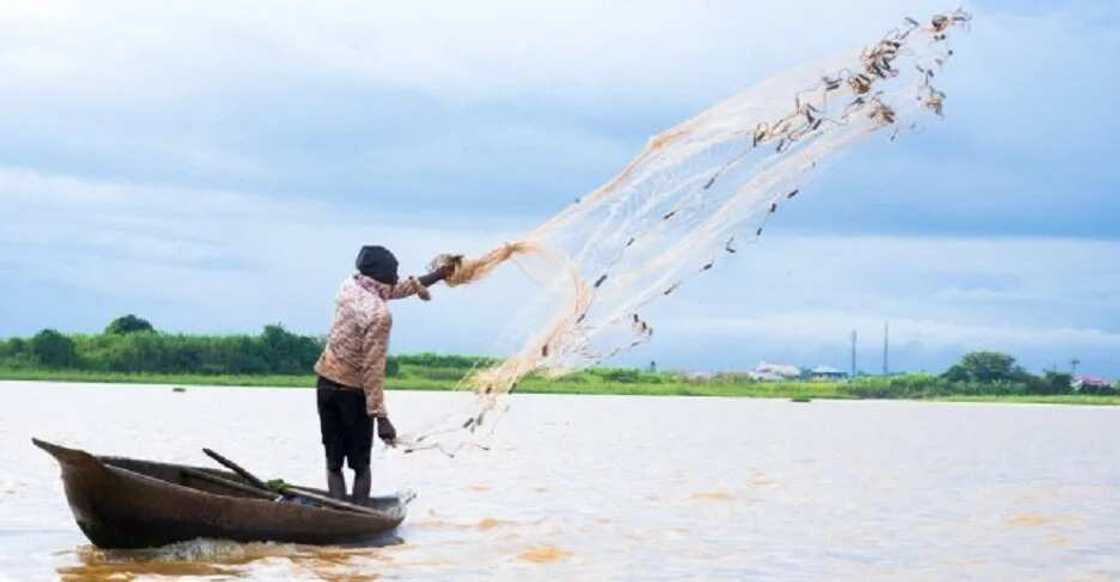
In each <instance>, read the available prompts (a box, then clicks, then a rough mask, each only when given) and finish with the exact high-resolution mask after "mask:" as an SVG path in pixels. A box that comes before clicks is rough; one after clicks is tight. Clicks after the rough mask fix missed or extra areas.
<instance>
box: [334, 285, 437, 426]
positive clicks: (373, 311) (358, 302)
mask: <svg viewBox="0 0 1120 582" xmlns="http://www.w3.org/2000/svg"><path fill="white" fill-rule="evenodd" d="M411 295H419V296H420V298H421V299H423V300H425V301H427V300H428V299H430V298H431V296H430V295H428V290H427V289H426V288H425V287H424V286H423V285H422V284H420V282H419V281H417V280H416V279H415V278H413V277H409V278H408V279H406V280H404V281H401V282H399V283H397V284H396V285H386V284H384V283H380V282H378V281H375V280H373V279H371V278H369V277H366V276H364V275H354V276H353V277H349V278H347V279H346V280H345V281H343V282H342V286H341V287H340V288H339V290H338V297H337V298H336V299H335V311H334V323H332V324H331V333H330V335H329V336H328V337H327V345H326V348H324V349H323V355H321V356H319V361H318V362H316V363H315V373H317V374H319V375H320V376H322V377H324V378H326V379H328V380H332V381H334V382H336V383H338V384H341V385H343V386H346V387H349V388H354V389H362V390H364V391H365V393H366V412H368V413H369V415H370V416H378V417H381V416H386V415H387V414H388V412H387V411H386V409H385V393H384V389H385V355H386V352H387V351H388V349H389V332H390V331H391V330H392V328H393V315H392V314H391V313H389V307H388V305H387V304H386V302H387V301H388V300H390V299H403V298H405V297H409V296H411Z"/></svg>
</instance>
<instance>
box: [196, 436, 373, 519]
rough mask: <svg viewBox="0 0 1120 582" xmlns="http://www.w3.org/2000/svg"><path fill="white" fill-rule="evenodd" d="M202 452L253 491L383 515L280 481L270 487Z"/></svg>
mask: <svg viewBox="0 0 1120 582" xmlns="http://www.w3.org/2000/svg"><path fill="white" fill-rule="evenodd" d="M202 452H204V453H206V456H208V457H210V458H211V459H214V460H215V461H217V462H219V463H221V464H222V466H224V467H226V468H227V469H229V470H231V471H233V472H234V473H237V474H238V475H240V476H241V477H242V478H244V479H245V480H246V481H248V482H249V483H252V484H253V489H254V490H259V489H263V490H265V491H274V492H276V493H282V494H284V495H291V496H292V497H302V498H303V499H307V500H309V501H314V502H317V503H321V504H322V505H325V506H327V507H330V508H332V509H341V510H343V511H354V512H357V513H365V514H369V515H377V516H382V515H384V514H382V513H381V512H380V511H377V510H376V509H370V508H369V507H366V506H364V505H358V504H356V503H347V502H345V501H341V500H339V499H335V498H333V497H327V496H326V495H319V494H318V493H314V492H312V491H308V490H306V489H304V488H302V487H295V486H292V485H288V484H287V483H284V482H283V481H281V483H280V485H278V486H276V487H270V486H269V485H268V484H267V483H265V482H264V481H261V480H260V479H259V478H258V477H257V476H256V475H254V474H252V473H250V472H249V471H248V470H246V469H245V468H244V467H242V466H241V465H238V464H237V463H234V462H233V461H231V460H229V459H227V458H225V457H223V456H222V455H220V454H218V453H216V452H214V451H213V450H211V449H205V448H204V449H202ZM195 476H197V475H195ZM223 481H225V480H224V479H223Z"/></svg>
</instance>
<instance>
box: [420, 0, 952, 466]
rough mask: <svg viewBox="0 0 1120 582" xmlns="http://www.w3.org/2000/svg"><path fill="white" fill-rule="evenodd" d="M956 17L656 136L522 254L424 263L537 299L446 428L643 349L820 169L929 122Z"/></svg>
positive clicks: (472, 379) (779, 80)
mask: <svg viewBox="0 0 1120 582" xmlns="http://www.w3.org/2000/svg"><path fill="white" fill-rule="evenodd" d="M969 19H970V16H969V15H968V14H967V13H965V12H963V11H959V10H958V11H956V12H951V13H947V14H940V15H937V16H934V17H933V18H931V19H930V20H929V21H928V22H926V23H924V24H923V23H921V22H919V21H917V20H914V19H910V18H908V19H906V22H905V24H904V25H903V26H901V27H900V28H898V29H895V30H892V31H890V32H889V33H888V34H887V35H886V36H884V37H883V38H882V39H881V40H879V41H878V42H876V43H874V44H872V45H870V46H869V47H867V48H865V49H864V50H863V51H861V52H859V53H857V54H853V55H849V56H847V57H844V58H841V59H833V60H831V61H830V62H828V63H825V64H818V65H816V66H812V67H801V68H798V69H796V70H794V71H791V72H787V73H784V74H782V75H779V76H777V77H774V78H771V79H769V80H766V81H764V82H762V83H760V84H758V85H756V86H754V87H751V88H749V89H747V90H745V91H743V92H741V93H739V94H738V95H735V96H734V97H731V98H730V99H728V100H726V101H724V102H722V103H720V104H718V105H716V106H714V107H712V108H710V109H708V110H706V111H704V112H702V113H700V114H699V115H697V116H696V117H693V118H692V119H689V120H687V121H685V122H683V123H681V124H680V125H677V126H676V127H673V128H671V129H669V130H667V131H665V132H662V133H660V134H658V135H656V136H654V137H653V138H652V139H650V140H649V143H648V144H647V145H646V147H645V149H643V150H642V152H641V153H640V154H639V155H638V157H637V158H635V159H634V160H633V161H631V162H630V163H629V164H628V165H627V166H626V167H625V168H624V169H623V170H622V172H621V173H619V174H618V175H617V176H615V177H614V178H613V179H611V180H610V181H609V182H607V183H606V184H604V185H603V186H601V187H599V188H598V189H597V190H595V191H593V192H591V193H590V194H589V195H587V196H585V197H584V198H582V199H581V200H580V201H578V202H577V203H575V204H574V205H572V206H570V207H569V208H567V209H566V210H564V211H562V212H561V213H559V214H558V215H556V216H555V217H553V218H552V219H550V220H548V221H547V222H545V223H544V224H542V225H541V226H540V227H538V228H536V229H535V230H533V231H531V232H529V233H528V234H526V235H525V237H524V238H522V239H521V240H518V241H514V242H509V243H506V244H503V245H501V246H499V247H497V248H496V249H494V250H493V251H491V252H489V253H487V254H486V255H484V256H482V257H479V258H477V259H463V258H461V257H456V256H450V255H441V256H439V257H436V259H435V260H434V261H433V266H441V265H447V264H451V265H453V266H454V267H455V270H454V273H453V274H452V276H451V277H450V278H449V279H448V284H450V285H467V284H470V283H474V282H476V281H479V280H480V279H483V278H484V277H486V276H487V275H488V274H490V273H491V272H492V271H493V270H494V269H495V268H497V267H498V266H499V265H501V264H503V263H505V262H508V261H513V262H516V263H517V264H518V265H519V266H520V267H521V268H522V269H523V270H524V271H525V272H526V273H527V274H528V275H529V276H530V277H531V278H532V279H533V280H534V281H535V282H536V283H537V284H538V285H539V287H540V293H539V295H538V297H539V298H538V299H537V300H535V301H534V302H533V304H531V305H527V306H525V315H523V316H522V317H521V318H519V319H518V321H517V324H518V329H520V330H523V331H522V332H521V335H522V338H521V342H520V344H521V348H520V349H519V350H518V351H517V352H516V353H515V354H513V355H511V356H509V357H507V358H506V359H505V360H504V361H502V362H501V363H500V364H498V365H496V366H494V367H491V368H488V369H482V370H477V371H475V372H474V373H473V374H472V375H470V376H469V377H468V378H467V380H466V381H465V385H466V386H468V387H470V388H472V389H473V390H475V392H477V393H478V395H479V397H480V398H479V400H480V404H479V407H478V408H477V409H475V410H474V411H473V412H472V413H470V414H469V415H468V416H465V417H459V419H458V421H456V426H455V427H453V428H467V429H470V430H474V429H477V428H478V427H479V426H481V425H482V424H483V421H484V420H485V418H486V415H487V413H488V412H490V411H492V410H494V409H495V407H496V405H497V404H498V402H499V400H498V399H499V398H500V397H501V396H502V395H504V394H507V393H509V392H510V391H511V390H513V389H514V388H515V386H516V384H517V382H518V381H519V380H520V379H521V378H523V377H525V376H526V375H527V374H530V373H539V374H543V375H545V376H549V377H556V376H561V375H564V374H566V373H568V372H571V371H574V370H578V369H580V368H584V367H587V366H590V365H593V364H596V363H598V362H601V361H603V360H604V359H607V358H610V357H612V356H614V355H616V354H618V353H619V352H622V351H624V350H627V349H630V348H633V347H635V346H637V345H639V344H642V343H644V342H647V341H649V340H650V339H651V338H652V337H653V336H654V326H653V325H652V323H651V322H649V321H647V320H646V319H644V318H643V317H642V311H643V308H645V307H647V306H648V305H649V304H650V303H651V302H653V301H656V300H660V299H663V298H666V297H669V296H671V295H673V293H674V292H675V291H676V290H677V289H678V288H680V286H681V285H683V284H685V283H687V282H689V281H691V280H692V279H693V278H695V277H698V276H700V275H703V274H704V273H705V272H706V271H708V270H710V269H712V268H713V267H714V266H716V265H717V264H719V263H720V262H722V261H723V260H725V259H728V258H731V257H733V256H735V255H736V254H738V253H741V252H743V251H744V249H745V248H746V247H747V246H749V245H751V244H754V243H755V242H756V241H757V240H758V239H759V238H760V237H761V236H762V235H763V234H764V232H765V226H766V222H767V220H768V219H769V218H770V217H771V216H772V215H773V214H774V213H775V212H777V211H778V210H779V209H780V208H781V207H782V206H783V205H784V204H786V203H788V202H789V201H790V200H791V199H793V198H795V197H796V196H797V195H798V194H799V193H800V191H801V188H802V187H804V186H805V184H806V183H807V181H808V180H809V179H810V178H811V177H812V175H813V173H814V170H816V169H817V168H818V167H819V166H820V164H822V163H823V162H826V161H827V160H828V159H829V158H830V157H832V156H833V155H834V154H836V153H837V152H839V151H841V150H844V149H845V148H847V147H849V146H851V145H853V144H855V143H857V142H859V141H861V140H863V139H864V138H866V137H868V136H870V135H872V134H874V133H876V132H878V131H884V130H885V131H886V132H888V133H889V135H890V137H891V139H892V140H893V139H894V137H895V136H896V135H897V134H898V133H899V132H900V131H905V130H907V129H910V128H913V127H914V119H915V118H917V117H918V115H919V114H920V113H922V112H928V113H932V114H935V115H938V116H940V115H941V114H942V106H943V104H944V100H945V94H944V93H942V92H941V91H939V90H938V89H937V88H936V87H935V86H934V80H935V77H936V76H937V75H938V74H939V73H940V71H941V69H942V67H943V65H944V64H945V62H946V61H947V60H948V59H949V57H950V56H951V55H952V54H953V51H952V49H950V48H949V46H948V43H947V42H946V41H947V39H948V35H949V33H950V32H951V31H952V30H953V29H954V28H956V27H958V26H960V25H965V24H967V23H968V21H969ZM448 430H450V429H447V428H446V427H445V429H444V430H443V431H435V432H431V433H428V434H427V435H426V437H427V438H430V437H431V436H433V435H434V434H436V433H437V432H439V433H441V434H446V432H447V431H448ZM426 437H421V438H419V439H417V440H418V441H421V442H422V441H424V440H425V438H426ZM429 442H431V441H429ZM417 444H420V443H417Z"/></svg>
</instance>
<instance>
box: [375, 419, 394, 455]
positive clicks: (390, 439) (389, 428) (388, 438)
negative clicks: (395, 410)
mask: <svg viewBox="0 0 1120 582" xmlns="http://www.w3.org/2000/svg"><path fill="white" fill-rule="evenodd" d="M377 438H379V439H381V440H382V441H383V442H384V443H385V444H387V445H389V446H390V447H391V446H393V445H395V444H396V443H397V429H396V428H395V427H394V426H393V423H392V422H389V417H388V416H379V417H377Z"/></svg>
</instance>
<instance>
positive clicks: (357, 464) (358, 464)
mask: <svg viewBox="0 0 1120 582" xmlns="http://www.w3.org/2000/svg"><path fill="white" fill-rule="evenodd" d="M361 406H362V408H361V415H360V416H359V417H358V418H357V419H356V420H355V422H354V425H353V426H352V427H351V428H352V429H353V430H352V432H351V433H350V438H351V439H353V440H352V441H351V443H350V445H351V448H350V453H349V455H348V460H347V462H348V463H349V464H350V468H351V469H353V470H354V501H355V502H356V503H361V502H363V501H365V500H366V499H367V498H369V489H370V484H371V481H372V480H373V478H372V476H371V473H370V470H369V464H370V457H371V451H372V450H373V419H372V418H370V417H369V416H367V415H366V413H365V399H364V398H363V400H362V402H361Z"/></svg>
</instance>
